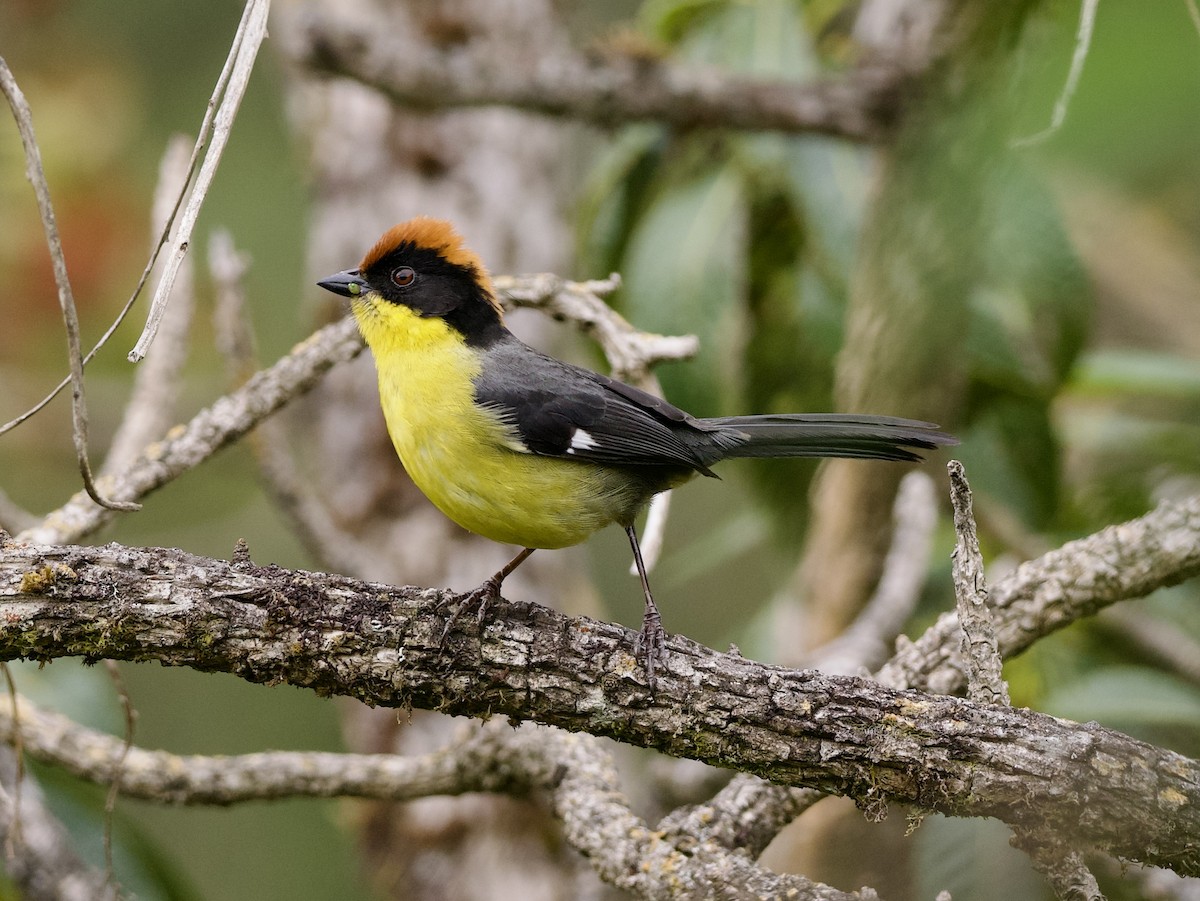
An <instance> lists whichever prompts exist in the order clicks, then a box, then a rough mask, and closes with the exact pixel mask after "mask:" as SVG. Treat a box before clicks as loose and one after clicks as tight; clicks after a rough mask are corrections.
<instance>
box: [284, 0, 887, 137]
mask: <svg viewBox="0 0 1200 901" xmlns="http://www.w3.org/2000/svg"><path fill="white" fill-rule="evenodd" d="M285 49H286V50H287V52H288V53H289V54H290V55H291V56H292V57H293V58H294V59H295V61H296V62H298V63H299V64H300V65H303V66H306V67H308V68H310V69H312V70H313V71H315V72H317V73H319V74H326V75H340V76H346V77H349V78H353V79H355V80H356V81H358V82H360V83H362V84H364V85H367V86H368V87H371V88H374V89H375V90H377V91H379V92H380V93H382V94H384V95H386V96H387V97H388V98H389V99H391V100H392V101H393V102H394V103H397V104H400V105H403V106H410V107H413V108H416V109H430V108H434V107H436V109H438V110H446V109H450V108H454V107H474V106H492V105H499V106H506V107H511V108H514V109H520V110H526V111H529V112H535V113H541V114H543V115H549V116H559V117H569V118H573V119H578V120H580V121H583V122H590V123H593V124H596V125H600V126H602V127H612V126H616V125H621V124H624V123H627V122H634V121H644V120H649V121H654V122H660V123H663V124H664V125H672V126H675V127H677V128H699V127H704V128H720V129H748V130H771V131H783V132H788V133H815V134H827V135H835V136H837V137H843V138H848V139H850V140H856V141H873V140H879V139H881V138H882V137H883V136H884V135H886V134H887V132H888V131H889V129H890V127H891V125H892V123H893V122H894V121H895V120H896V118H897V116H898V114H899V108H900V105H901V104H900V102H899V100H900V96H901V94H902V93H903V85H904V83H905V80H906V78H907V77H908V76H909V74H910V73H908V72H907V71H906V70H905V69H904V68H903V67H902V66H900V65H898V64H894V63H889V64H883V63H876V64H873V65H867V66H863V67H862V68H859V69H857V70H855V71H853V72H851V73H850V74H848V75H843V76H840V77H838V78H834V79H829V80H826V81H820V82H815V83H811V84H796V83H794V82H786V81H778V80H775V81H770V80H766V79H753V78H747V77H744V76H737V75H732V74H730V73H729V72H727V71H720V70H717V69H701V68H697V67H683V66H679V65H676V64H674V63H669V62H663V61H659V60H652V59H647V58H636V59H635V58H630V57H628V56H618V55H615V54H612V55H607V56H600V55H591V56H584V55H582V54H579V55H574V56H568V55H565V54H558V55H552V56H549V57H538V58H537V59H536V63H535V64H530V65H512V66H505V67H498V66H494V65H489V64H488V63H486V62H484V61H482V60H481V59H480V58H479V57H478V56H477V55H476V54H474V53H472V52H471V50H470V48H469V47H468V48H467V49H463V50H456V51H455V50H452V51H450V52H441V51H430V50H426V51H423V52H413V48H412V47H411V46H408V45H405V49H404V52H397V51H396V48H395V46H394V45H393V39H392V38H390V36H389V33H388V30H387V29H379V28H374V29H370V30H368V29H365V28H363V27H362V26H360V25H359V24H358V23H354V22H352V21H351V20H350V19H349V18H348V17H346V16H343V15H330V14H323V13H321V12H318V11H310V12H309V14H308V16H307V17H306V20H305V23H304V27H303V29H302V31H301V32H300V33H299V34H296V35H294V36H292V40H289V41H285Z"/></svg>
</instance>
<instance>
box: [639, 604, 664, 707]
mask: <svg viewBox="0 0 1200 901" xmlns="http://www.w3.org/2000/svg"><path fill="white" fill-rule="evenodd" d="M635 651H636V654H637V656H638V657H639V658H641V660H642V663H643V665H644V666H645V668H646V683H647V685H648V686H649V687H650V691H651V692H653V691H654V689H655V687H656V686H657V683H658V677H657V676H655V674H654V669H655V667H656V666H657V665H658V664H659V663H662V662H664V661H665V660H666V656H667V630H666V629H664V628H663V625H662V618H661V617H660V616H659V615H658V611H657V610H647V611H646V615H645V616H643V617H642V631H641V632H639V633H638V638H637V644H636V645H635Z"/></svg>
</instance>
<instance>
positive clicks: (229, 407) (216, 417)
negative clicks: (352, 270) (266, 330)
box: [17, 318, 363, 543]
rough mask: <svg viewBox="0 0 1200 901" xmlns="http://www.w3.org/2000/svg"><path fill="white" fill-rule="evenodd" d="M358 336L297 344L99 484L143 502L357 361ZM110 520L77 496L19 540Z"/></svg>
mask: <svg viewBox="0 0 1200 901" xmlns="http://www.w3.org/2000/svg"><path fill="white" fill-rule="evenodd" d="M362 348H363V343H362V338H361V337H359V334H358V329H357V328H356V327H355V325H354V321H353V320H352V319H349V318H347V319H343V320H341V321H340V322H336V323H334V324H333V325H329V326H326V327H325V328H323V329H321V330H320V331H318V332H316V333H315V334H313V335H311V336H309V337H308V338H307V339H305V340H304V341H303V342H301V343H300V344H298V345H296V347H294V348H293V349H292V351H291V353H289V354H288V355H286V356H284V357H283V358H282V359H280V360H278V361H277V362H276V363H275V364H274V365H273V366H271V367H270V368H269V369H265V370H263V371H262V372H259V373H257V374H256V375H255V376H254V377H253V378H252V379H250V380H249V381H248V382H247V383H246V384H245V386H244V387H242V388H240V389H238V390H237V391H234V392H233V393H232V394H229V395H226V396H225V397H222V398H220V399H218V400H217V401H216V402H214V403H213V404H212V405H211V406H209V407H207V408H206V409H204V410H201V411H200V412H199V413H197V414H196V415H195V416H194V417H192V419H191V421H190V422H188V424H187V425H186V426H179V427H176V428H174V429H172V430H171V431H170V432H168V433H167V435H166V436H165V437H164V438H163V439H162V440H161V441H157V442H155V443H153V444H151V445H149V446H148V447H146V448H145V449H144V450H143V451H142V453H141V454H140V455H139V456H138V457H137V458H136V459H135V460H133V461H132V462H131V463H130V464H129V465H128V466H126V467H125V468H124V469H123V470H121V471H120V472H119V473H113V474H112V475H110V476H105V477H104V478H103V479H102V483H103V484H105V485H107V486H108V487H109V488H110V490H111V493H112V494H113V495H114V496H116V497H120V498H131V499H132V498H141V497H145V496H146V495H147V494H149V493H150V492H151V491H154V490H156V489H158V488H160V487H162V486H163V485H165V484H166V483H167V482H170V481H172V480H173V479H175V478H177V477H179V476H180V475H182V474H183V473H185V472H187V471H188V470H190V469H192V468H193V467H195V466H197V465H198V464H199V463H201V462H203V461H204V460H206V459H207V458H208V457H210V456H212V455H213V454H214V453H216V452H217V451H218V450H220V449H221V448H222V447H224V446H225V445H227V444H229V443H230V442H232V441H234V440H235V439H237V438H240V437H241V436H242V435H244V434H245V433H246V432H247V431H249V430H250V429H252V428H254V426H255V425H257V424H258V423H260V422H262V420H263V419H265V418H266V417H268V416H270V415H271V414H272V413H274V412H275V411H276V410H278V409H279V408H280V407H282V406H283V405H284V404H286V403H287V402H288V401H290V400H292V399H293V398H295V397H297V396H298V395H300V394H303V393H304V392H306V391H308V390H309V389H310V388H312V386H313V385H314V384H316V382H317V380H318V379H319V378H320V377H321V376H322V375H323V374H324V373H325V372H326V371H327V370H328V369H329V368H330V367H332V366H334V365H336V364H337V363H339V362H344V361H346V360H349V359H351V358H353V357H355V356H357V355H358V353H359V352H360V351H361V350H362ZM110 516H111V514H109V513H108V512H107V511H105V510H102V509H100V508H98V507H96V506H95V505H94V504H92V503H91V502H90V501H89V500H88V498H87V497H85V496H81V495H76V496H75V497H73V498H71V499H70V500H69V501H67V503H66V504H64V505H63V506H62V507H59V508H58V509H57V510H55V511H54V512H52V513H51V514H50V515H49V516H47V517H46V519H45V520H44V521H43V522H42V523H41V525H39V526H37V527H36V528H33V529H26V530H25V531H24V532H21V533H20V534H19V535H17V540H18V541H32V542H38V543H43V542H50V543H53V542H56V541H74V540H77V539H78V538H79V537H81V536H83V535H87V534H90V533H91V532H93V531H95V530H96V529H98V528H99V527H100V526H102V525H104V523H106V522H107V521H108V520H109V518H110Z"/></svg>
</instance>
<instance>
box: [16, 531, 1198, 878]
mask: <svg viewBox="0 0 1200 901" xmlns="http://www.w3.org/2000/svg"><path fill="white" fill-rule="evenodd" d="M445 597H446V595H445V593H443V592H439V591H432V590H418V589H413V588H392V587H388V586H385V585H379V584H372V583H362V582H357V581H355V580H352V579H348V578H345V577H340V576H328V575H320V574H315V573H305V572H299V571H287V570H281V569H278V568H274V567H265V568H260V567H255V566H252V565H248V564H230V563H226V562H223V561H218V560H212V559H208V558H203V557H196V556H192V555H189V554H185V553H183V552H180V551H174V550H165V549H153V548H151V549H134V548H126V547H121V546H118V545H108V546H105V547H100V548H82V547H29V546H20V545H14V544H9V545H7V546H5V547H4V548H3V550H2V551H0V658H3V659H15V658H18V657H32V658H35V659H50V658H54V657H60V656H79V655H82V656H84V657H86V658H89V659H98V658H102V657H109V658H114V659H125V660H150V659H155V660H159V661H161V662H163V663H166V664H170V665H186V666H192V667H195V668H198V669H202V670H217V671H224V672H231V673H234V674H237V675H239V676H240V677H242V678H244V679H247V680H249V681H253V682H263V681H280V680H282V681H287V682H290V683H292V684H296V685H301V686H308V687H310V688H312V689H313V690H315V691H317V692H318V693H321V694H344V695H349V696H351V697H356V698H359V699H361V700H363V701H366V702H368V703H373V704H380V705H383V706H407V705H412V706H416V707H421V708H428V709H435V710H441V711H444V712H447V713H454V714H465V715H473V716H486V715H495V714H505V715H508V716H510V717H515V718H521V719H533V720H536V721H539V722H543V723H547V724H550V725H556V726H560V727H562V728H565V729H568V730H572V731H586V732H590V733H592V734H595V735H603V736H609V737H613V738H616V739H618V740H621V741H626V742H629V743H632V744H638V745H643V746H646V747H652V748H656V749H658V750H661V751H663V752H665V753H668V754H672V755H675V756H683V757H693V758H695V759H698V760H703V761H706V762H709V763H713V764H716V765H719V766H725V767H731V768H735V769H740V770H744V771H746V772H751V773H754V774H756V775H759V776H762V777H765V778H768V779H771V780H773V781H776V782H780V783H784V784H790V785H801V786H809V787H814V788H819V789H821V790H823V791H827V792H832V793H837V794H844V795H848V796H850V797H853V798H855V799H856V800H857V801H858V802H859V803H860V804H862V805H864V806H868V807H871V808H873V809H876V810H879V809H880V808H881V807H882V806H883V805H885V804H886V803H887V802H889V801H900V802H904V803H908V804H912V805H915V806H916V807H918V808H922V809H928V810H936V811H940V812H943V813H947V814H951V815H970V816H994V817H998V818H1000V819H1002V820H1004V821H1005V822H1008V823H1010V824H1012V825H1014V826H1017V827H1021V826H1023V825H1026V824H1033V825H1036V826H1037V827H1038V828H1043V829H1048V830H1054V831H1057V832H1058V833H1059V834H1062V835H1065V836H1070V841H1071V842H1072V844H1074V845H1076V846H1078V847H1082V848H1085V849H1086V848H1093V847H1094V848H1098V849H1100V850H1104V851H1107V852H1109V853H1112V854H1116V855H1119V856H1121V857H1124V858H1127V859H1129V860H1136V861H1142V862H1145V863H1151V864H1155V865H1162V866H1169V867H1171V868H1172V869H1175V870H1176V871H1177V872H1180V873H1182V874H1187V875H1193V874H1198V873H1200V847H1198V846H1197V845H1196V843H1195V842H1194V841H1193V840H1192V836H1194V835H1196V834H1197V833H1198V832H1200V763H1197V762H1196V761H1193V760H1189V759H1187V758H1185V757H1182V756H1180V755H1177V754H1173V753H1170V752H1167V751H1163V750H1160V749H1158V748H1155V747H1153V746H1151V745H1147V744H1145V743H1142V742H1138V741H1136V740H1134V739H1132V738H1129V737H1128V736H1125V735H1122V734H1120V733H1117V732H1114V731H1112V730H1108V729H1104V728H1102V727H1100V726H1098V725H1095V724H1087V725H1079V724H1075V723H1070V722H1067V721H1064V720H1059V719H1056V718H1053V717H1049V716H1045V715H1042V714H1038V713H1035V712H1031V711H1027V710H1013V709H1008V708H1003V707H996V706H991V705H979V704H974V703H971V702H969V701H966V700H962V699H959V698H953V697H938V696H931V695H922V694H916V693H912V692H899V691H896V690H894V689H890V688H887V687H885V686H882V685H880V684H878V683H874V682H869V681H866V680H861V679H853V678H848V677H833V676H825V675H822V674H820V673H816V672H812V671H791V670H785V669H781V668H777V667H770V666H764V665H762V664H759V663H755V662H753V661H750V660H746V659H744V658H741V657H738V656H733V655H726V654H719V653H716V652H714V651H711V650H709V649H707V648H703V647H700V646H698V645H696V644H694V643H692V642H689V641H687V640H686V639H683V638H681V637H678V636H677V637H674V638H672V639H671V640H670V641H669V643H668V652H669V656H668V659H667V662H666V665H665V667H664V668H663V671H662V672H661V674H660V675H659V678H658V690H657V693H656V694H653V695H652V694H650V693H649V692H648V691H647V690H646V687H645V684H644V679H643V673H642V669H641V667H640V666H639V664H638V661H637V658H636V655H635V650H634V641H635V635H634V633H632V632H630V631H628V630H626V629H623V628H621V627H618V626H614V625H610V624H606V623H600V622H595V621H591V620H586V619H569V618H567V617H565V616H563V615H561V614H559V613H557V612H555V611H552V610H550V609H548V608H544V607H540V606H537V605H529V604H521V603H516V602H511V601H503V602H501V603H500V604H498V605H497V607H496V613H495V616H494V618H493V619H492V620H491V621H489V622H486V623H485V624H484V626H483V628H482V631H481V632H480V631H478V629H477V625H476V624H475V622H474V621H473V619H472V618H471V617H463V618H461V619H460V620H459V622H458V625H457V627H456V629H454V630H453V631H452V632H451V634H450V637H449V640H448V644H447V645H446V646H445V647H443V646H442V643H441V641H440V636H441V633H442V630H443V628H444V625H445V619H446V616H447V612H446V610H444V609H439V606H438V604H437V603H436V602H437V601H439V600H441V599H443V598H445Z"/></svg>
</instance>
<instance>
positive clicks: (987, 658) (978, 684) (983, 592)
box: [946, 460, 1011, 704]
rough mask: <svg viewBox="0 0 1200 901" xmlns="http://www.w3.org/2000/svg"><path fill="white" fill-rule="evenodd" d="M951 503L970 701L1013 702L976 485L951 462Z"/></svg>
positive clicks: (956, 586) (956, 584)
mask: <svg viewBox="0 0 1200 901" xmlns="http://www.w3.org/2000/svg"><path fill="white" fill-rule="evenodd" d="M946 471H947V472H949V473H950V505H951V506H952V507H953V508H954V531H955V532H956V533H957V535H958V540H957V543H956V544H955V547H954V555H953V559H954V596H955V599H956V601H957V603H956V610H957V613H958V624H959V626H960V627H961V628H962V645H961V647H962V654H963V657H964V658H965V660H966V670H967V697H969V698H970V699H971V700H973V701H979V702H980V703H984V704H1008V703H1011V702H1010V701H1009V699H1008V686H1007V685H1006V684H1005V682H1004V676H1003V674H1002V673H1001V658H1000V649H999V647H998V645H997V643H996V628H995V625H994V624H993V622H992V614H991V610H990V609H989V607H988V589H987V580H986V577H985V576H984V573H983V553H982V552H981V551H980V550H979V536H978V535H976V534H975V519H974V517H973V515H972V513H971V486H970V485H968V484H967V474H966V472H965V470H964V469H963V465H962V464H961V463H960V462H958V461H957V460H951V461H950V462H949V464H947V466H946Z"/></svg>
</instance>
